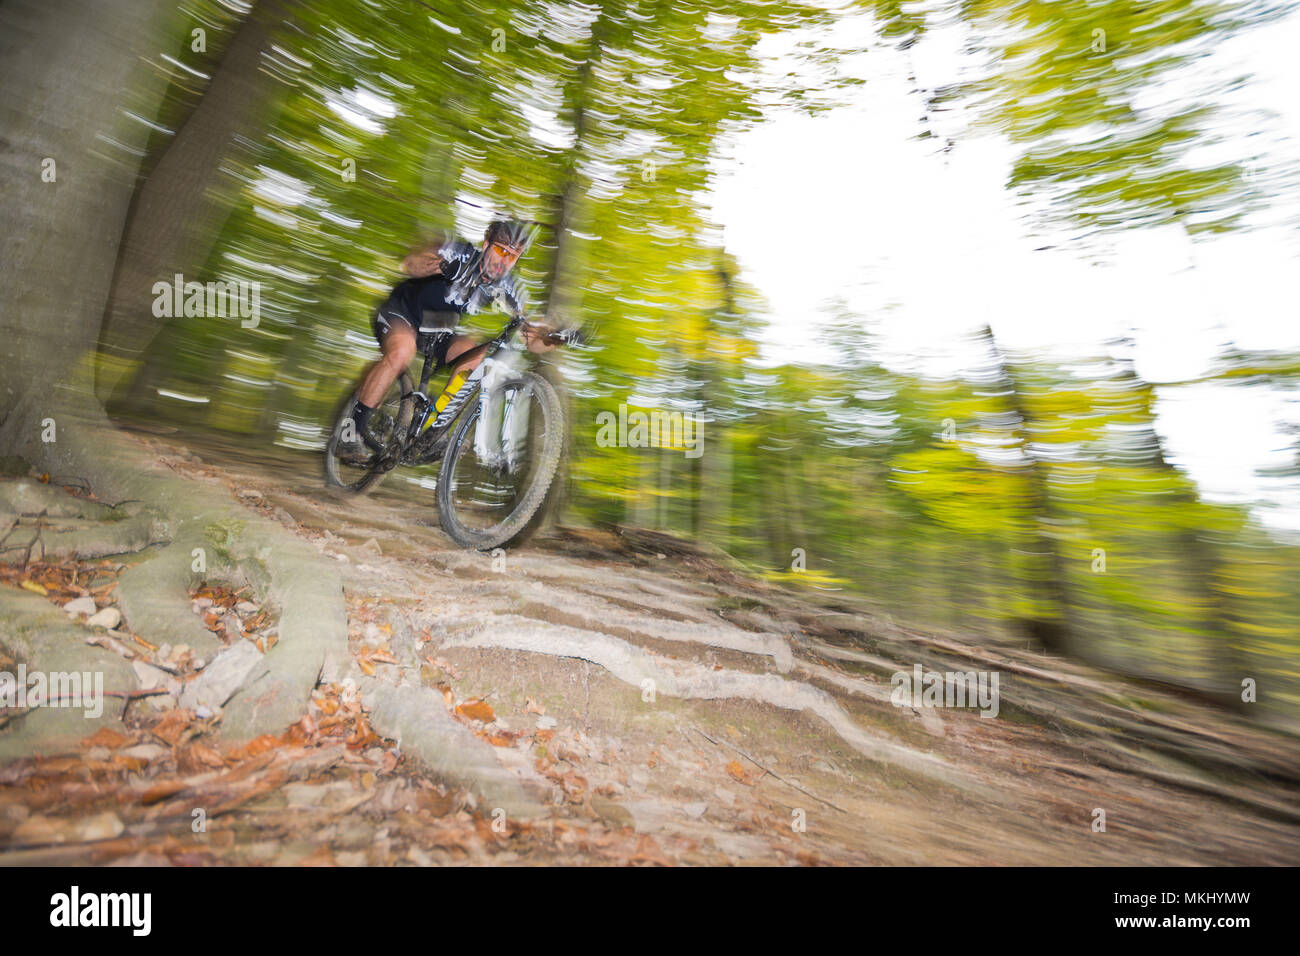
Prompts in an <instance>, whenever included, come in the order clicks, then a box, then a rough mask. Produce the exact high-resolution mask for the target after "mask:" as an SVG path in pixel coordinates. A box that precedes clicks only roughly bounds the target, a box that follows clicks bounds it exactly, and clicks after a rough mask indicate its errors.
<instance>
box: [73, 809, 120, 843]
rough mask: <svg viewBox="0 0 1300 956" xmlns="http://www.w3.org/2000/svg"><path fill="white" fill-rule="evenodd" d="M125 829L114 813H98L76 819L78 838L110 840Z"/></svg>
mask: <svg viewBox="0 0 1300 956" xmlns="http://www.w3.org/2000/svg"><path fill="white" fill-rule="evenodd" d="M125 829H126V827H125V826H123V824H122V821H121V820H119V819H118V818H117V815H116V814H114V813H100V814H96V815H95V816H93V817H89V818H88V819H85V820H80V821H78V823H77V826H76V834H77V839H79V840H85V841H90V840H111V839H113V837H116V836H121V835H122V831H123V830H125Z"/></svg>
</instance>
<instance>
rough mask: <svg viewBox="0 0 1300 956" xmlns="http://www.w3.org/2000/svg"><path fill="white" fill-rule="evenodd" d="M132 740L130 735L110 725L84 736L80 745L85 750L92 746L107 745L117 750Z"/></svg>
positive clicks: (110, 748)
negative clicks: (125, 734) (127, 735)
mask: <svg viewBox="0 0 1300 956" xmlns="http://www.w3.org/2000/svg"><path fill="white" fill-rule="evenodd" d="M130 742H131V738H130V737H126V736H124V735H122V734H119V733H118V732H117V731H116V730H113V729H112V728H110V727H100V728H99V729H98V730H97V731H95V732H94V733H93V734H91V735H90V736H89V737H84V738H82V741H81V743H80V744H78V746H80V747H81V748H82V749H83V750H87V749H89V748H91V747H107V748H108V749H109V750H116V749H117V748H118V747H123V746H125V745H126V744H129V743H130Z"/></svg>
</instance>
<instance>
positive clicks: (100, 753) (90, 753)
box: [86, 747, 112, 760]
mask: <svg viewBox="0 0 1300 956" xmlns="http://www.w3.org/2000/svg"><path fill="white" fill-rule="evenodd" d="M111 756H112V754H111V753H109V751H108V748H107V747H91V748H90V749H89V750H87V751H86V759H87V760H107V759H108V758H109V757H111Z"/></svg>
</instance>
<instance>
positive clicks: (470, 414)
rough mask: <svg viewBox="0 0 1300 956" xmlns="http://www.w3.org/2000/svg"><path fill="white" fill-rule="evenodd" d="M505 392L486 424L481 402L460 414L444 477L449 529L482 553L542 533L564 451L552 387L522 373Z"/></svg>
mask: <svg viewBox="0 0 1300 956" xmlns="http://www.w3.org/2000/svg"><path fill="white" fill-rule="evenodd" d="M499 390H500V391H499V394H500V401H499V402H493V403H490V404H488V405H487V407H488V417H487V418H484V407H485V403H484V402H482V401H476V402H475V403H474V406H473V408H471V409H468V410H467V411H466V413H465V414H464V415H463V416H462V419H461V422H460V424H459V426H457V428H456V432H455V434H454V435H453V436H452V440H451V444H450V445H448V447H447V452H446V454H445V455H444V457H443V459H442V470H441V473H440V474H439V476H438V517H439V519H440V520H441V522H442V528H443V530H444V531H446V532H447V534H448V535H450V537H451V539H452V540H453V541H455V542H456V543H457V544H459V545H461V546H462V547H467V548H476V549H478V550H480V551H490V550H491V549H493V548H499V547H505V546H507V545H514V544H518V543H520V542H521V541H523V540H524V539H525V538H526V537H527V536H528V535H529V534H530V533H531V532H532V531H533V530H535V529H536V527H537V524H538V523H540V519H541V516H542V511H541V508H542V504H543V503H544V502H545V500H546V495H547V492H548V491H550V488H551V483H552V481H553V480H554V478H555V472H556V470H557V469H558V468H559V465H560V456H561V453H562V452H563V449H564V413H563V406H562V405H561V403H560V396H559V395H558V394H557V393H556V391H555V388H554V386H552V385H551V383H550V382H548V381H546V379H544V378H542V377H541V376H540V375H538V374H536V373H535V372H522V373H520V374H518V375H516V376H514V377H512V378H510V379H509V380H507V381H505V382H503V383H502V384H501V385H500V386H499ZM478 429H488V430H489V431H488V434H487V435H485V436H478V435H477V431H478ZM476 437H477V438H478V439H479V440H477V441H476V440H475V439H476ZM485 447H486V448H487V449H490V451H489V452H488V454H487V456H486V458H485V457H484V455H483V454H482V452H483V451H484V449H485Z"/></svg>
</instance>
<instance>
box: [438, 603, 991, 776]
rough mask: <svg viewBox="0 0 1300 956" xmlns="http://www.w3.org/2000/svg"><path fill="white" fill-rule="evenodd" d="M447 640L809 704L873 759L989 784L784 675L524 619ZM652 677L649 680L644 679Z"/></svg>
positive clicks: (660, 682) (501, 620) (695, 691)
mask: <svg viewBox="0 0 1300 956" xmlns="http://www.w3.org/2000/svg"><path fill="white" fill-rule="evenodd" d="M443 646H444V647H479V648H482V647H496V648H505V649H510V650H517V651H530V652H532V653H536V654H548V655H551V656H556V657H574V658H578V659H580V660H585V661H590V662H591V663H593V664H597V665H599V666H600V667H603V668H605V670H607V671H609V673H611V674H612V675H614V676H615V677H617V678H618V679H619V680H621V681H623V682H624V683H626V684H630V685H632V686H634V687H637V688H638V689H640V688H644V687H646V686H653V688H654V692H655V693H656V694H666V695H668V696H670V697H682V698H700V699H706V700H716V699H720V698H744V699H747V700H752V701H756V702H759V703H765V704H770V705H772V706H774V707H781V708H783V709H786V710H796V711H805V710H806V711H809V712H811V713H813V714H816V715H817V716H818V717H820V718H821V719H822V720H824V721H825V722H826V723H827V724H828V725H829V726H830V728H831V729H832V730H833V731H834V732H835V733H836V734H837V735H838V736H839V737H840V738H841V739H842V740H843V741H844V742H845V743H847V744H848V745H849V746H850V747H852V748H853V749H854V750H856V751H857V752H858V753H860V754H862V755H863V756H864V757H867V758H868V759H870V760H876V761H879V762H881V763H885V764H889V765H891V766H895V767H898V768H900V769H903V770H906V771H908V772H911V773H914V774H917V775H918V776H922V777H925V778H928V779H931V780H937V781H939V782H941V783H943V784H946V785H948V786H953V787H956V788H957V789H960V790H962V791H965V792H968V793H970V792H981V791H985V790H986V789H987V788H985V787H984V785H983V784H981V783H979V782H978V781H976V780H974V779H973V778H971V777H970V776H969V775H968V774H966V773H964V772H963V771H961V770H958V769H956V768H954V767H952V766H951V765H949V764H948V763H947V762H945V761H943V760H941V759H939V758H938V757H934V756H932V755H930V754H925V753H921V752H919V751H916V750H911V749H909V748H907V747H904V746H902V745H901V744H898V743H895V742H893V741H890V740H885V739H882V738H881V737H878V736H875V735H873V734H870V733H868V732H867V731H865V730H863V729H862V728H861V727H859V726H858V725H857V724H856V723H855V722H854V721H853V719H852V718H851V717H849V715H848V714H846V713H845V712H844V710H843V708H841V707H840V705H839V704H838V703H836V702H835V700H834V699H833V698H832V697H831V696H830V695H829V694H827V693H826V692H825V691H822V690H819V689H817V688H815V687H811V686H809V685H807V684H802V683H797V682H795V681H790V680H786V679H785V678H783V677H780V676H779V675H776V674H750V673H744V672H741V671H734V670H725V669H724V670H713V669H711V668H709V667H707V666H705V665H702V664H697V663H691V662H686V661H672V660H668V659H666V658H662V657H659V656H658V655H655V654H651V653H649V652H647V651H645V650H643V649H641V648H639V647H635V646H633V645H632V644H629V643H628V642H626V641H623V640H620V639H618V638H616V637H611V636H609V635H607V634H601V633H599V632H596V631H586V630H580V629H578V628H572V627H554V626H553V627H548V628H546V629H544V630H543V629H539V628H537V627H536V626H535V625H533V624H532V622H530V621H528V620H527V619H525V618H520V617H517V616H513V615H504V616H500V617H495V618H494V619H493V621H492V626H491V629H490V630H488V631H485V632H483V633H480V634H477V635H474V636H467V637H457V638H449V639H447V640H445V641H444V642H443ZM645 681H651V682H652V685H646V684H645V683H644V682H645Z"/></svg>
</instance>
